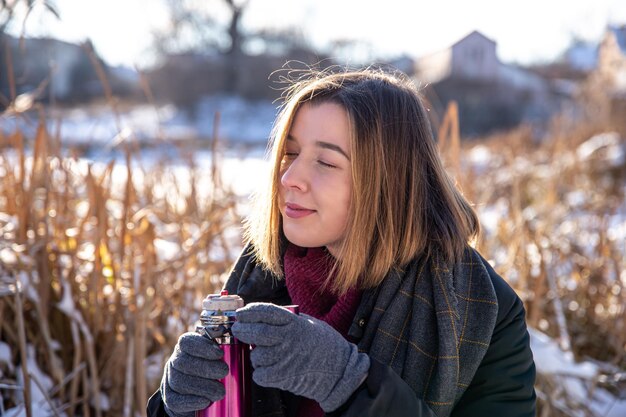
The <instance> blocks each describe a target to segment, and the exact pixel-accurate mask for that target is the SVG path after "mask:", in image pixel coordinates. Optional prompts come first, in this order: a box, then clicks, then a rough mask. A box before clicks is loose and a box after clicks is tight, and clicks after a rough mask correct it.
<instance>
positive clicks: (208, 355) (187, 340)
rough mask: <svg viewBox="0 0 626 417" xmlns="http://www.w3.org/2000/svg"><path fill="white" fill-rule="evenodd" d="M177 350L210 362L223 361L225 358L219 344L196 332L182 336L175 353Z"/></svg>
mask: <svg viewBox="0 0 626 417" xmlns="http://www.w3.org/2000/svg"><path fill="white" fill-rule="evenodd" d="M176 350H179V351H182V352H185V353H187V354H188V355H191V356H195V357H197V358H203V359H208V360H217V359H222V357H223V356H224V352H222V350H221V349H220V348H219V346H218V345H217V343H215V342H214V341H213V340H211V339H209V338H208V337H205V336H202V335H200V334H198V333H194V332H188V333H184V334H183V335H182V336H180V337H179V338H178V343H177V344H176V348H175V353H176Z"/></svg>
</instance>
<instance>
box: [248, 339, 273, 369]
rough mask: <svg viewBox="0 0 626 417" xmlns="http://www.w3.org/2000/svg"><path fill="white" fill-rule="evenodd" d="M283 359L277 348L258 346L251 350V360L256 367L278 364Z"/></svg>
mask: <svg viewBox="0 0 626 417" xmlns="http://www.w3.org/2000/svg"><path fill="white" fill-rule="evenodd" d="M280 360H281V355H280V353H279V352H278V350H277V349H272V348H268V347H265V346H258V345H257V346H256V347H255V348H254V349H252V352H250V362H251V363H252V367H254V368H262V367H267V366H273V365H276V364H277V363H278V362H279V361H280Z"/></svg>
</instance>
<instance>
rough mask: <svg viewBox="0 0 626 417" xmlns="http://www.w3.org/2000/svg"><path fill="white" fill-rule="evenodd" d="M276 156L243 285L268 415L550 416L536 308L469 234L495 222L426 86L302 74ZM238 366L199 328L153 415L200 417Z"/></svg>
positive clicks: (261, 409) (257, 389)
mask: <svg viewBox="0 0 626 417" xmlns="http://www.w3.org/2000/svg"><path fill="white" fill-rule="evenodd" d="M271 158H272V161H273V162H272V163H273V169H272V171H271V178H270V180H271V181H270V184H269V186H268V188H267V189H266V190H265V193H264V194H263V195H258V196H257V199H256V206H255V208H254V210H252V215H251V216H250V217H249V219H248V221H247V224H246V227H247V228H246V231H247V235H246V238H247V242H248V244H247V247H246V248H245V249H244V251H243V253H242V255H241V257H240V258H239V260H238V261H237V263H236V265H235V267H234V269H233V271H232V273H231V275H230V278H229V279H228V281H227V283H226V285H225V289H227V290H228V291H229V293H231V294H239V295H240V296H241V297H242V298H243V299H244V300H245V301H246V304H247V305H246V306H245V307H244V308H242V309H240V310H238V312H237V320H238V321H237V323H236V324H235V326H234V327H233V333H234V334H235V336H236V337H237V338H238V339H240V340H242V341H244V342H246V343H251V344H254V345H255V346H256V347H255V349H254V350H253V351H252V355H251V360H252V365H253V368H254V372H253V380H254V388H253V398H254V401H253V415H255V416H298V417H300V416H322V415H324V414H326V415H330V416H414V417H418V416H459V417H460V416H463V417H473V416H476V417H478V416H485V415H498V416H508V417H512V416H519V417H522V416H523V417H526V416H528V417H530V416H534V413H535V392H534V388H533V385H534V380H535V367H534V363H533V358H532V353H531V351H530V347H529V337H528V332H527V330H526V324H525V319H524V308H523V305H522V302H521V300H520V299H519V298H518V297H517V296H516V294H515V292H514V291H513V290H512V289H511V288H510V287H509V286H508V285H507V284H506V283H505V281H504V280H503V279H502V278H501V277H499V276H498V275H497V274H496V273H495V272H494V270H493V269H492V268H491V266H490V265H489V264H488V263H487V262H486V261H485V260H484V259H483V258H482V257H481V256H480V255H479V254H478V253H477V252H476V250H474V249H473V248H472V247H470V246H469V245H468V242H470V241H471V240H472V239H473V238H475V237H476V235H477V234H478V233H479V222H478V218H477V216H476V214H475V212H474V211H473V210H472V208H471V207H470V205H469V203H468V202H467V201H466V200H465V199H464V198H463V196H462V195H461V193H460V192H459V191H458V190H457V189H456V188H455V186H454V184H453V182H452V180H451V179H450V178H449V177H448V175H447V174H446V172H445V170H444V168H443V166H442V162H441V160H440V157H439V155H438V151H437V146H436V143H435V141H434V140H433V137H432V135H431V129H430V125H429V122H428V118H427V114H426V110H425V108H424V105H423V103H422V100H421V98H420V95H419V92H418V91H417V90H416V89H415V88H414V87H413V85H412V84H411V83H410V81H409V80H408V79H406V78H404V77H400V76H398V75H391V74H386V73H384V72H381V71H374V70H363V71H357V72H342V73H335V74H312V75H311V76H310V77H308V78H307V79H304V80H300V81H298V82H296V83H294V84H293V86H292V87H291V89H290V90H289V91H288V94H287V96H286V101H285V103H284V105H283V108H282V110H281V113H280V115H279V117H278V120H277V123H276V125H275V127H274V132H273V135H272V147H271ZM287 304H298V305H300V312H301V314H300V315H295V314H291V313H290V312H289V311H288V310H286V309H285V308H283V307H280V306H281V305H287ZM226 372H227V368H226V365H225V363H224V362H223V361H222V360H221V359H220V353H219V349H217V348H216V347H215V346H213V345H212V342H211V341H210V340H208V339H207V338H203V337H201V336H199V335H197V334H194V333H186V334H184V335H183V336H181V338H180V339H179V342H178V344H177V346H176V349H175V352H174V354H173V355H172V357H171V358H170V360H169V361H168V364H167V365H166V367H165V372H164V376H163V380H162V384H161V388H160V389H159V391H158V392H157V393H155V395H154V396H153V397H152V399H151V401H150V403H149V407H148V408H149V415H153V416H163V415H166V414H165V413H167V415H170V416H172V417H188V416H189V417H191V416H193V411H192V410H197V409H202V408H204V407H206V406H208V405H209V404H210V403H211V402H212V401H217V400H219V399H221V398H222V397H223V395H224V388H223V386H221V384H220V383H219V381H218V380H219V379H220V378H222V377H223V376H224V375H225V374H226Z"/></svg>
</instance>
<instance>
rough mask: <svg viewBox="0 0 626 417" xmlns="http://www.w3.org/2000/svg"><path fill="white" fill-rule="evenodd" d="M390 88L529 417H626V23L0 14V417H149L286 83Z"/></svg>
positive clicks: (213, 278) (56, 6) (286, 8)
mask: <svg viewBox="0 0 626 417" xmlns="http://www.w3.org/2000/svg"><path fill="white" fill-rule="evenodd" d="M363 66H373V67H379V68H383V69H386V70H390V71H401V72H404V73H405V74H407V75H408V76H409V77H411V79H412V80H414V82H415V84H416V85H417V86H418V87H419V88H420V89H421V91H422V93H423V96H424V98H425V100H426V102H427V106H428V108H429V114H430V117H431V123H432V129H433V133H434V135H435V137H436V138H437V140H438V143H439V147H440V151H441V154H442V156H443V158H444V161H445V163H446V166H447V168H448V170H449V172H450V174H451V175H453V176H454V177H455V178H456V180H457V183H458V185H459V187H460V188H461V189H462V190H463V192H464V193H465V195H466V196H467V197H468V198H469V199H470V200H471V201H472V202H473V203H474V205H475V208H476V210H477V211H478V213H479V216H480V219H481V225H482V228H483V232H482V235H481V237H480V239H479V240H478V242H477V243H476V244H477V247H478V249H479V250H480V252H481V253H482V254H483V255H484V256H485V257H486V258H487V259H488V260H489V261H490V262H491V263H492V264H493V266H494V267H495V268H496V270H497V271H498V272H499V273H500V274H501V275H502V276H503V277H504V278H505V279H506V280H507V281H508V282H509V283H510V284H511V286H513V287H514V288H515V290H516V291H517V293H518V294H519V295H520V297H521V298H522V299H523V300H524V303H525V306H526V311H527V321H528V324H529V331H530V333H531V343H532V348H533V353H534V355H535V361H536V364H537V369H538V378H537V384H536V389H537V394H538V415H539V416H612V417H617V416H624V415H626V373H625V372H626V289H625V286H626V198H625V197H624V196H625V192H626V4H624V2H623V1H621V0H595V1H591V0H589V1H584V0H575V1H571V0H570V1H565V0H555V1H550V2H545V1H543V2H542V1H539V0H528V1H526V2H524V3H523V4H519V5H512V4H508V3H507V2H497V1H494V0H475V1H473V2H460V1H452V0H446V1H438V2H432V4H430V3H421V4H420V5H417V4H413V3H411V2H406V1H399V0H387V1H385V2H379V1H378V2H377V1H369V0H362V1H354V0H346V1H341V2H338V1H334V2H333V1H330V0H318V1H314V0H302V1H298V2H293V1H292V2H288V1H280V0H203V1H200V0H125V1H122V0H109V1H101V0H93V1H80V0H56V1H53V0H40V1H35V0H2V1H1V2H0V233H1V234H2V238H1V239H0V416H11V417H15V416H28V417H31V416H53V415H54V416H92V415H93V416H97V417H100V416H107V417H109V416H125V417H126V416H141V415H144V414H145V411H144V410H145V404H146V402H147V398H148V397H149V396H150V395H151V394H152V393H153V392H154V391H155V390H156V389H157V387H158V384H159V380H160V377H161V373H162V368H163V364H164V362H165V361H166V360H167V358H168V357H169V355H170V353H171V351H172V348H173V346H174V344H175V343H176V339H177V338H178V336H179V335H180V334H181V333H183V332H184V331H187V330H189V329H193V328H194V325H195V322H196V320H197V319H198V316H199V312H200V309H201V300H202V298H203V297H204V296H205V295H206V294H208V293H211V292H215V291H216V290H218V289H219V288H220V286H221V283H222V282H223V280H224V279H225V276H226V275H227V273H228V271H229V268H230V266H231V264H232V262H233V261H234V260H235V258H236V257H237V255H238V253H239V251H240V250H241V245H242V243H241V221H242V219H243V218H244V217H245V215H246V212H247V210H248V208H247V202H248V198H249V195H250V193H251V192H253V191H254V190H255V189H256V188H257V187H259V186H261V185H262V182H261V181H262V180H261V179H262V178H263V173H264V172H265V170H266V169H267V166H266V162H265V161H264V158H263V156H264V152H265V147H266V145H267V140H268V136H269V134H270V131H271V128H272V123H273V120H274V118H275V116H276V114H277V111H278V107H279V105H280V96H281V93H282V91H283V88H284V87H285V86H286V84H285V79H286V77H291V76H294V75H297V74H299V73H300V72H301V71H302V70H305V69H308V68H315V69H320V70H332V69H333V68H346V67H348V68H360V67H363Z"/></svg>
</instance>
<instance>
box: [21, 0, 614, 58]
mask: <svg viewBox="0 0 626 417" xmlns="http://www.w3.org/2000/svg"><path fill="white" fill-rule="evenodd" d="M46 1H48V2H50V3H51V4H53V5H54V6H55V7H56V9H57V11H58V12H59V15H60V20H57V19H56V18H55V17H54V16H52V15H51V14H50V13H45V12H44V9H43V7H41V6H38V7H36V8H35V9H34V10H33V12H32V13H31V15H30V17H29V18H28V20H27V23H26V25H25V34H26V35H27V36H53V37H57V38H60V39H63V40H67V41H71V42H79V41H84V40H86V39H91V41H92V42H93V44H94V46H95V48H96V51H97V52H98V53H99V54H100V55H101V56H102V57H103V58H104V59H105V60H106V61H107V62H108V63H109V64H112V65H127V66H138V67H140V68H141V67H145V66H148V65H150V63H151V62H153V55H152V53H151V51H150V45H151V41H152V37H151V34H152V33H153V32H154V31H155V30H159V29H162V28H165V27H167V26H168V24H169V21H168V15H167V11H166V9H165V8H164V7H163V4H164V0H46ZM199 1H201V2H203V3H204V4H206V7H211V8H212V9H213V10H215V13H216V16H218V18H219V16H222V15H223V14H222V13H221V3H222V1H221V0H199ZM607 24H626V1H625V0H525V1H524V2H512V1H503V0H472V1H467V0H456V1H455V0H433V1H430V2H424V1H421V2H420V1H416V0H412V1H409V0H405V1H403V0H298V1H295V0H249V3H248V8H247V9H246V12H245V13H244V15H243V21H242V26H243V27H244V28H246V29H258V28H262V27H286V26H288V27H295V28H297V30H299V31H301V33H302V34H303V36H304V37H305V38H306V39H307V40H308V41H309V42H310V44H311V45H313V46H315V47H317V48H325V47H327V45H328V44H329V43H330V42H331V41H333V40H336V39H352V40H359V41H362V42H363V43H364V44H367V45H369V47H368V48H366V49H367V53H368V54H370V55H371V56H374V57H378V58H388V57H393V56H398V55H401V54H406V55H409V56H411V57H413V58H418V57H420V56H424V55H427V54H428V53H431V52H435V51H438V50H441V49H443V48H445V47H447V46H450V45H452V44H453V43H455V42H456V41H458V40H459V39H461V38H462V37H464V36H465V35H467V34H469V33H470V32H472V31H473V30H479V31H480V32H481V33H483V34H484V35H486V36H487V37H489V38H491V39H492V40H494V41H496V43H497V48H498V49H497V51H498V55H499V57H500V59H501V60H502V61H504V62H510V63H519V64H530V63H540V62H546V61H550V60H553V59H555V58H556V57H557V56H558V55H559V54H560V53H562V51H563V50H564V49H565V48H566V47H567V46H568V44H569V43H570V42H571V39H572V37H573V36H576V37H578V38H581V39H583V40H587V41H590V42H598V41H599V40H600V39H601V36H602V34H603V33H604V30H605V28H606V25H607ZM20 30H21V27H20V26H15V27H13V28H12V32H13V33H19V31H20Z"/></svg>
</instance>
